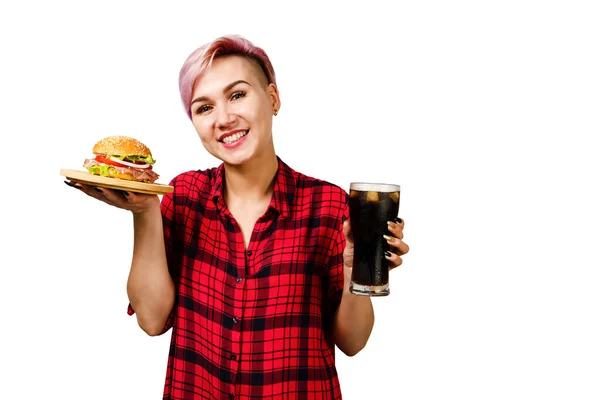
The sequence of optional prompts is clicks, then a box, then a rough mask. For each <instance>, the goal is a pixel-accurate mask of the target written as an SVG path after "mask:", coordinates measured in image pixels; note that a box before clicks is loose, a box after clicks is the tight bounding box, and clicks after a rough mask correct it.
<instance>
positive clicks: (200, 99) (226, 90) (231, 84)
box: [190, 79, 252, 106]
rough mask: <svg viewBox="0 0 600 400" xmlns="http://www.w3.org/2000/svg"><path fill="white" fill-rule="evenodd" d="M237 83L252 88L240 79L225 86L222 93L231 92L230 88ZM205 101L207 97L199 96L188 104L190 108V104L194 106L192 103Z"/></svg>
mask: <svg viewBox="0 0 600 400" xmlns="http://www.w3.org/2000/svg"><path fill="white" fill-rule="evenodd" d="M238 83H245V84H246V85H248V86H252V85H250V84H249V83H248V82H246V81H244V80H242V79H238V80H237V81H235V82H231V83H230V84H229V85H227V86H225V87H224V88H223V93H227V92H228V91H230V90H231V88H232V87H234V86H235V85H237V84H238ZM205 100H208V97H206V96H200V97H197V98H195V99H194V100H192V102H191V103H190V106H191V105H192V104H194V103H197V102H199V101H205Z"/></svg>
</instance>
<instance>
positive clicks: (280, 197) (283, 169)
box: [210, 156, 296, 218]
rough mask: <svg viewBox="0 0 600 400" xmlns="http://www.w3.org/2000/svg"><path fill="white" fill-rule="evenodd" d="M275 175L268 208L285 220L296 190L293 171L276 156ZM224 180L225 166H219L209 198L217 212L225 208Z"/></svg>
mask: <svg viewBox="0 0 600 400" xmlns="http://www.w3.org/2000/svg"><path fill="white" fill-rule="evenodd" d="M277 163H278V168H277V173H276V176H275V186H274V187H273V197H272V198H271V203H270V204H269V208H272V209H273V210H275V211H276V212H278V213H279V214H280V215H281V216H282V217H284V218H287V217H288V216H289V215H290V212H291V209H292V205H293V204H294V192H295V190H296V178H295V173H294V170H293V169H291V168H290V167H289V166H288V165H287V164H286V163H284V162H283V161H282V160H281V159H280V158H279V156H277ZM224 178H225V166H224V164H221V165H220V166H219V167H218V168H217V170H216V174H215V177H214V183H213V185H212V189H211V193H210V197H211V198H212V199H213V201H214V203H215V205H216V206H217V208H218V209H219V210H223V209H226V208H227V205H226V204H225V201H224V199H223V196H222V194H223V181H224Z"/></svg>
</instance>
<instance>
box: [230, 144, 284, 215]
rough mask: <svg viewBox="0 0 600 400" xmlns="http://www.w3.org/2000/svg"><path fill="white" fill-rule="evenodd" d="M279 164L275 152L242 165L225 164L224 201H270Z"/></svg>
mask: <svg viewBox="0 0 600 400" xmlns="http://www.w3.org/2000/svg"><path fill="white" fill-rule="evenodd" d="M278 167H279V164H278V162H277V156H276V155H275V152H273V153H269V154H265V155H263V156H261V157H259V158H254V159H252V160H250V161H248V162H246V163H244V165H228V164H225V165H224V168H225V190H224V196H225V201H226V202H227V204H229V201H230V200H234V201H236V202H239V201H241V202H244V203H246V202H257V201H262V200H265V199H267V198H268V199H270V198H271V195H272V193H273V187H274V183H275V181H274V179H273V178H274V177H275V174H276V173H277V169H278Z"/></svg>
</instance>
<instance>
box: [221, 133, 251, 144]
mask: <svg viewBox="0 0 600 400" xmlns="http://www.w3.org/2000/svg"><path fill="white" fill-rule="evenodd" d="M247 133H248V131H243V132H238V133H236V134H235V135H231V136H227V137H226V138H225V139H223V143H227V144H231V143H233V142H237V141H238V140H240V139H241V138H243V137H244V136H246V134H247Z"/></svg>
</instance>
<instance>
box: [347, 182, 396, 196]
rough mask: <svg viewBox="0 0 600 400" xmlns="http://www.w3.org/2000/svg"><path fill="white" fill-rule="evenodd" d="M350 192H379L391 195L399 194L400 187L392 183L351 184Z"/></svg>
mask: <svg viewBox="0 0 600 400" xmlns="http://www.w3.org/2000/svg"><path fill="white" fill-rule="evenodd" d="M350 190H358V191H360V192H369V191H372V192H381V193H391V192H399V191H400V185H396V184H393V183H377V182H351V183H350Z"/></svg>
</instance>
